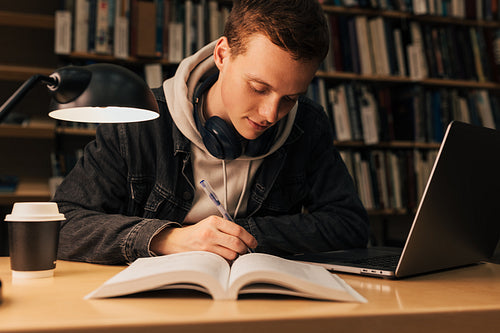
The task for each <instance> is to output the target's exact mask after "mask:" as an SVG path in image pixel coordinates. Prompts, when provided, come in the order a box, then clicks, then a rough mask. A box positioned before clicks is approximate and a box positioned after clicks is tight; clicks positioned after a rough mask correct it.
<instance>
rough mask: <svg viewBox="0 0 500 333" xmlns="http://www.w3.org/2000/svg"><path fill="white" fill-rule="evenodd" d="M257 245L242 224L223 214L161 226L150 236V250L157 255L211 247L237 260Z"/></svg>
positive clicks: (230, 258) (216, 251) (213, 250)
mask: <svg viewBox="0 0 500 333" xmlns="http://www.w3.org/2000/svg"><path fill="white" fill-rule="evenodd" d="M255 247H257V240H256V239H255V238H254V237H253V236H252V235H251V234H250V233H249V232H248V231H246V230H245V229H244V228H243V227H241V226H239V225H238V224H236V223H234V222H231V221H228V220H226V219H223V218H222V217H218V216H209V217H207V218H205V219H203V220H201V221H200V222H198V223H196V224H193V225H190V226H187V227H183V228H167V229H164V230H162V231H161V232H160V233H158V234H157V235H156V236H154V237H153V239H152V240H151V245H150V250H151V251H153V252H154V253H156V254H158V255H163V254H172V253H179V252H186V251H209V252H213V253H215V254H218V255H220V256H221V257H223V258H225V259H227V260H234V259H236V258H237V257H238V255H240V254H245V253H247V252H248V248H251V249H254V248H255Z"/></svg>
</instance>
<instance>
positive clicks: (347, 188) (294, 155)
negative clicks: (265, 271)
mask: <svg viewBox="0 0 500 333" xmlns="http://www.w3.org/2000/svg"><path fill="white" fill-rule="evenodd" d="M302 118H307V120H303V121H302V122H301V121H300V120H298V122H297V121H296V122H297V123H298V124H299V125H300V126H301V127H302V130H303V135H302V136H301V138H300V139H298V140H296V141H295V142H293V143H289V144H288V145H287V146H286V147H283V151H285V154H284V155H285V157H284V160H283V164H282V166H281V169H280V171H279V173H278V175H277V177H276V180H274V182H273V183H272V184H271V183H269V181H268V180H267V181H266V180H262V179H261V181H262V183H261V185H260V187H262V188H264V187H265V186H262V184H266V183H267V184H268V185H267V186H271V189H270V191H269V193H268V194H267V196H265V197H263V199H262V203H261V204H260V207H259V208H258V209H256V211H255V213H253V214H251V217H248V218H245V219H240V220H238V221H237V222H238V223H239V224H241V225H242V226H244V227H245V228H246V229H247V230H248V231H249V232H250V233H252V235H253V236H254V237H255V238H256V239H257V241H258V243H259V245H258V248H257V250H258V251H262V252H267V253H272V254H277V255H288V254H294V253H307V252H322V251H332V250H339V249H346V248H355V247H366V245H367V242H368V238H369V222H368V216H367V213H366V210H365V208H364V207H363V205H362V203H361V201H360V199H359V197H358V195H357V190H356V187H355V185H354V182H353V180H352V178H351V176H350V174H349V172H348V170H347V168H346V166H345V164H344V162H343V160H342V158H341V157H340V154H339V152H338V151H337V149H336V148H335V147H334V145H333V134H332V130H331V128H330V126H329V122H328V119H327V118H326V116H325V113H324V112H323V111H322V110H319V112H318V110H316V109H315V110H309V111H308V114H306V115H305V116H304V115H303V116H302ZM276 159H277V160H279V158H276ZM261 167H265V165H262V166H261ZM266 167H269V165H267V166H266ZM257 182H259V180H257ZM258 187H259V184H257V188H258ZM252 196H253V197H254V198H255V197H257V196H258V193H253V195H252ZM287 204H288V206H286V205H287ZM249 205H250V204H249ZM280 205H284V206H280ZM291 212H293V213H291Z"/></svg>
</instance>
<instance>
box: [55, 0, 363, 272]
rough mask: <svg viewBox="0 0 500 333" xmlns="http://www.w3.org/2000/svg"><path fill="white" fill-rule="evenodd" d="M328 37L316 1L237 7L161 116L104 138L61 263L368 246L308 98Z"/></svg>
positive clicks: (321, 117) (258, 1) (94, 146)
mask: <svg viewBox="0 0 500 333" xmlns="http://www.w3.org/2000/svg"><path fill="white" fill-rule="evenodd" d="M328 39H329V37H328V28H327V24H326V21H325V18H324V14H323V12H322V10H321V7H320V6H319V5H318V3H317V2H316V1H315V0H300V1H289V0H272V1H271V0H243V1H241V2H239V3H236V2H235V6H234V8H233V10H232V11H231V14H230V17H229V19H228V22H227V24H226V28H225V31H224V36H223V37H221V38H220V39H219V40H217V41H215V42H213V43H212V44H210V45H208V46H206V47H205V48H203V49H201V50H200V51H199V52H197V53H196V54H195V55H193V56H191V57H189V58H187V59H185V60H184V61H182V62H181V64H180V65H179V68H178V70H177V72H176V74H175V76H174V77H173V78H171V79H169V80H167V81H165V83H164V85H163V87H161V88H160V89H157V90H156V91H155V95H156V96H157V100H158V104H159V107H160V114H161V115H160V118H158V119H157V120H155V121H151V122H144V123H132V124H119V125H101V126H100V127H99V128H98V130H97V137H96V140H95V141H94V142H92V143H90V144H89V145H88V146H87V147H86V149H85V153H84V156H83V158H82V159H81V160H80V161H79V162H78V164H77V166H76V167H75V168H74V169H73V171H72V172H71V173H70V175H68V177H67V178H66V180H65V181H64V182H63V184H62V185H61V186H60V187H59V189H58V191H57V194H56V196H55V200H56V201H57V202H58V203H59V207H60V210H61V212H63V213H64V214H65V216H66V219H67V220H66V222H65V223H64V224H63V225H62V228H61V237H60V245H59V258H61V259H69V260H78V261H88V262H94V263H102V264H117V263H126V262H132V261H134V260H135V259H137V258H139V257H144V256H151V255H162V254H170V253H176V252H182V251H190V250H205V251H211V252H214V253H217V254H220V255H221V256H223V257H224V258H226V259H228V260H231V259H234V258H235V257H236V256H238V255H239V254H243V253H246V252H247V251H248V249H249V248H250V249H255V250H256V251H259V252H267V253H272V254H277V255H286V254H292V253H301V252H317V251H329V250H336V249H343V248H349V247H363V246H366V243H367V239H368V222H367V216H366V212H365V210H364V208H363V207H362V205H361V203H360V201H359V199H358V197H357V195H356V191H355V187H354V185H353V183H352V179H351V177H350V176H349V174H348V172H347V170H346V167H345V165H344V163H343V162H342V160H341V158H340V156H339V154H338V152H337V150H336V149H335V148H334V147H333V137H332V132H331V129H330V127H329V123H328V120H327V118H326V116H325V113H324V111H323V110H322V109H321V107H319V106H318V105H317V104H315V103H313V102H312V101H310V100H308V99H306V98H305V97H303V96H302V95H303V94H304V93H305V92H306V90H307V87H308V85H309V83H310V81H311V80H312V78H313V77H314V74H315V72H316V70H317V68H318V66H319V64H320V62H321V61H322V60H323V58H324V57H325V55H326V53H327V50H328ZM201 180H206V181H208V182H209V183H210V184H211V185H212V187H213V188H214V190H215V193H216V194H217V195H218V197H219V198H220V199H221V201H222V204H223V205H224V206H225V207H226V209H227V211H228V212H229V214H230V215H231V216H233V218H234V220H235V222H231V221H228V220H227V219H223V218H222V217H220V214H219V213H218V211H217V209H216V207H215V205H214V204H213V202H211V201H210V199H209V198H208V197H207V196H206V195H205V194H204V192H203V190H202V188H201V186H200V181H201Z"/></svg>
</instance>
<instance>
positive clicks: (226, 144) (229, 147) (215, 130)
mask: <svg viewBox="0 0 500 333" xmlns="http://www.w3.org/2000/svg"><path fill="white" fill-rule="evenodd" d="M204 129H205V131H203V132H208V133H209V134H207V135H204V134H203V133H202V138H203V143H204V144H205V147H206V148H207V149H208V151H209V152H210V153H211V154H212V155H213V156H215V157H217V158H219V159H226V160H234V159H235V158H238V157H240V155H241V153H242V148H241V141H240V139H239V137H238V136H237V135H236V133H235V132H234V130H233V129H232V128H231V127H229V126H228V125H227V123H226V122H225V121H224V120H223V119H222V118H220V117H216V116H215V117H210V118H209V119H208V120H207V121H206V122H205V126H204Z"/></svg>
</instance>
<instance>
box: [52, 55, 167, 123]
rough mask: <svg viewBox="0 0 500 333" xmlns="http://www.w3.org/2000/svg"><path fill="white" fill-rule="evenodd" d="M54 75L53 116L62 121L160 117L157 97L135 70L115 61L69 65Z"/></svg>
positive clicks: (134, 119) (102, 121) (133, 120)
mask: <svg viewBox="0 0 500 333" xmlns="http://www.w3.org/2000/svg"><path fill="white" fill-rule="evenodd" d="M50 78H52V79H53V80H54V83H53V84H49V85H48V88H49V89H50V90H51V91H52V101H51V104H50V112H49V116H50V117H52V118H55V119H59V120H66V121H75V122H91V123H117V122H137V121H146V120H152V119H155V118H157V117H158V116H159V112H158V104H157V103H156V99H155V97H154V95H153V93H152V91H151V89H150V88H149V87H148V86H147V84H146V82H144V80H143V79H142V78H141V77H140V76H138V75H137V74H135V73H134V72H132V71H130V70H128V69H126V68H124V67H122V66H118V65H113V64H93V65H88V66H67V67H63V68H60V69H58V70H57V71H56V72H54V73H53V74H52V75H50Z"/></svg>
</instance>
